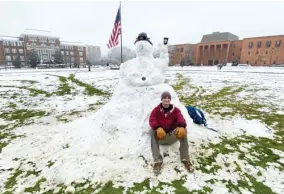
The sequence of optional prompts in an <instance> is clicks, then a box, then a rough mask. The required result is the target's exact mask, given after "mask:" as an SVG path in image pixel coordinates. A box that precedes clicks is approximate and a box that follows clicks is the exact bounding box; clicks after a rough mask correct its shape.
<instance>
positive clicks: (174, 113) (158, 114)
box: [149, 104, 186, 133]
mask: <svg viewBox="0 0 284 194" xmlns="http://www.w3.org/2000/svg"><path fill="white" fill-rule="evenodd" d="M171 107H172V108H171V109H170V111H169V112H167V113H165V112H164V109H163V107H162V104H159V105H158V106H157V107H155V108H154V109H153V110H152V112H151V115H150V119H149V124H150V127H151V128H152V129H153V130H156V129H157V128H159V127H162V128H163V129H164V130H165V132H166V133H171V132H172V131H173V130H174V129H175V128H177V127H186V121H185V119H184V117H183V116H182V114H181V111H180V110H179V109H178V108H177V107H175V106H173V105H171Z"/></svg>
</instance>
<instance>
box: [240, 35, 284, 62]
mask: <svg viewBox="0 0 284 194" xmlns="http://www.w3.org/2000/svg"><path fill="white" fill-rule="evenodd" d="M240 62H241V63H245V64H251V65H254V66H265V65H272V64H284V35H278V36H264V37H254V38H244V40H243V43H242V53H241V61H240Z"/></svg>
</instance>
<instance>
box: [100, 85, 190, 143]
mask: <svg viewBox="0 0 284 194" xmlns="http://www.w3.org/2000/svg"><path fill="white" fill-rule="evenodd" d="M164 91H169V92H170V93H171V95H172V100H171V103H172V104H174V105H175V106H176V107H178V108H179V109H180V110H181V111H182V113H183V116H184V117H185V119H186V120H187V121H189V116H188V114H187V111H186V109H185V108H184V105H182V104H181V103H180V102H179V99H178V96H177V94H176V92H175V91H174V90H173V88H172V87H171V86H169V85H167V84H158V85H152V86H143V87H129V86H127V85H124V84H122V83H120V84H119V86H118V88H117V89H116V91H115V93H114V95H113V97H112V98H111V100H110V101H109V102H108V103H107V104H106V105H105V106H104V107H103V108H102V109H100V110H99V111H98V112H97V117H98V118H97V119H95V123H96V126H100V128H101V130H102V131H104V132H107V133H110V134H114V135H117V136H124V135H126V136H127V135H130V134H131V135H133V136H136V137H137V138H138V137H140V138H141V137H142V135H143V134H144V133H145V132H146V133H147V132H148V130H149V129H150V126H149V124H148V123H149V116H150V113H151V111H152V110H153V109H154V108H155V107H156V106H157V105H158V104H159V103H160V102H161V94H162V92H164Z"/></svg>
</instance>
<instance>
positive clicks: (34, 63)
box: [29, 49, 40, 67]
mask: <svg viewBox="0 0 284 194" xmlns="http://www.w3.org/2000/svg"><path fill="white" fill-rule="evenodd" d="M29 61H30V64H31V67H36V66H37V65H38V64H39V62H40V60H39V57H38V55H37V52H36V50H35V49H33V50H32V51H31V53H30V55H29Z"/></svg>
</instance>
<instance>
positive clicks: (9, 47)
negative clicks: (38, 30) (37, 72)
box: [0, 36, 26, 66]
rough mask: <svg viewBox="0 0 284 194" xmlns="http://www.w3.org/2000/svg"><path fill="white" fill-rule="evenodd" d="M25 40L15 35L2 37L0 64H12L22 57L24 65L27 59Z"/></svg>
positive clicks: (0, 42) (0, 38) (0, 39)
mask: <svg viewBox="0 0 284 194" xmlns="http://www.w3.org/2000/svg"><path fill="white" fill-rule="evenodd" d="M25 56H26V53H25V49H24V42H23V41H20V40H19V39H18V38H14V37H8V36H6V37H0V65H4V64H6V65H7V66H12V64H13V63H12V62H13V61H15V60H16V58H17V57H20V60H21V62H22V65H24V64H25V61H26V57H25Z"/></svg>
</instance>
